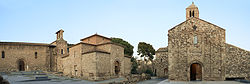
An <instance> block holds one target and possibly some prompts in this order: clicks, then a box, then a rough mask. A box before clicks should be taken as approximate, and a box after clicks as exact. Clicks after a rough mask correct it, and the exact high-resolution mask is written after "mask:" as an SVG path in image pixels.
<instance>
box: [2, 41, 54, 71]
mask: <svg viewBox="0 0 250 84" xmlns="http://www.w3.org/2000/svg"><path fill="white" fill-rule="evenodd" d="M50 49H51V48H49V46H48V45H46V44H35V43H32V44H30V43H14V42H13V43H4V42H1V43H0V52H4V54H5V58H0V63H1V64H0V71H1V72H6V71H19V61H24V69H25V71H32V70H43V71H48V70H50V69H49V64H50V62H49V61H48V60H50V55H51V54H50V53H51V52H50ZM35 53H36V54H37V57H36V56H35ZM0 54H1V57H2V53H0Z"/></svg>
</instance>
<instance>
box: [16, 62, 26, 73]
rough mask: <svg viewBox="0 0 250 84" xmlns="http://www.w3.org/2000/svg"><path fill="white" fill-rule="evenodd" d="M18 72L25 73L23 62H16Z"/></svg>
mask: <svg viewBox="0 0 250 84" xmlns="http://www.w3.org/2000/svg"><path fill="white" fill-rule="evenodd" d="M18 70H19V71H25V64H24V61H23V60H19V62H18Z"/></svg>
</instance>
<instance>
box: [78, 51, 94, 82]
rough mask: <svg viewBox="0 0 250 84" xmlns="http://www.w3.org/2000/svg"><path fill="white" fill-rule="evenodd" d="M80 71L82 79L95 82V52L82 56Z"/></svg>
mask: <svg viewBox="0 0 250 84" xmlns="http://www.w3.org/2000/svg"><path fill="white" fill-rule="evenodd" d="M82 58H83V59H82V61H81V66H80V67H81V70H82V75H83V76H82V77H81V78H83V79H87V80H96V79H97V74H96V73H97V66H96V62H97V59H96V52H92V53H86V54H83V55H82Z"/></svg>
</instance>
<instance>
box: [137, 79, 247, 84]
mask: <svg viewBox="0 0 250 84" xmlns="http://www.w3.org/2000/svg"><path fill="white" fill-rule="evenodd" d="M137 84H250V81H188V82H184V81H171V82H170V81H168V79H165V80H164V79H159V78H156V79H151V80H145V81H141V82H138V83H137Z"/></svg>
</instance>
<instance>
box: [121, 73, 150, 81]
mask: <svg viewBox="0 0 250 84" xmlns="http://www.w3.org/2000/svg"><path fill="white" fill-rule="evenodd" d="M125 78H126V79H127V81H125V83H136V82H139V81H143V80H150V79H151V76H150V75H149V74H144V73H143V74H141V75H137V74H136V75H135V74H132V75H128V76H126V77H125Z"/></svg>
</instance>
